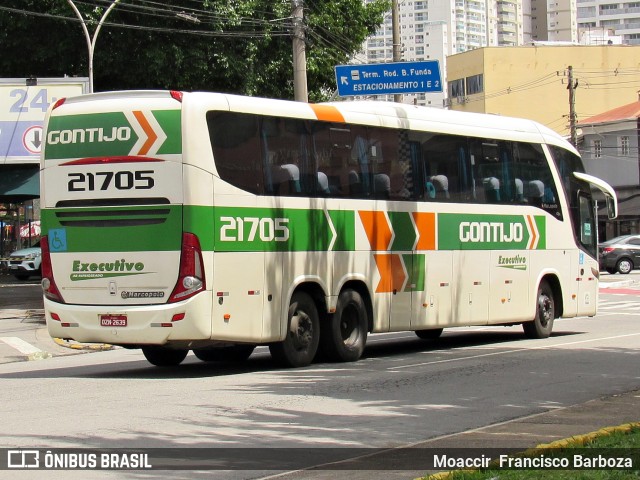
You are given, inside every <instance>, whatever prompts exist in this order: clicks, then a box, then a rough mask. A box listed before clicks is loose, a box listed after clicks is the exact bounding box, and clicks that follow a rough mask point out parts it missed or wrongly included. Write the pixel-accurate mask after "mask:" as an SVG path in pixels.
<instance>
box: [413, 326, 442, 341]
mask: <svg viewBox="0 0 640 480" xmlns="http://www.w3.org/2000/svg"><path fill="white" fill-rule="evenodd" d="M442 330H443V329H442V328H431V329H429V330H416V331H415V334H416V335H417V336H418V338H421V339H422V340H435V339H436V338H440V335H442Z"/></svg>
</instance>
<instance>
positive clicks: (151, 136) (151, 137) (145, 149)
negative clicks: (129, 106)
mask: <svg viewBox="0 0 640 480" xmlns="http://www.w3.org/2000/svg"><path fill="white" fill-rule="evenodd" d="M133 115H134V116H135V117H136V120H138V123H139V124H140V126H141V127H142V129H143V130H144V133H146V134H147V141H146V142H144V145H142V148H141V149H140V151H139V152H138V155H146V154H147V153H149V150H150V149H151V146H152V145H153V144H154V143H155V141H156V140H157V139H158V135H156V132H155V131H154V130H153V128H151V125H149V122H148V121H147V119H146V118H145V116H144V114H143V113H142V112H141V111H134V112H133Z"/></svg>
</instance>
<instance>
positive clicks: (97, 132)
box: [45, 110, 182, 160]
mask: <svg viewBox="0 0 640 480" xmlns="http://www.w3.org/2000/svg"><path fill="white" fill-rule="evenodd" d="M137 114H138V115H139V116H140V120H141V121H143V123H140V120H139V119H136V116H135V115H134V114H133V112H132V113H131V115H130V116H129V118H131V119H132V121H134V122H135V123H136V125H135V126H134V125H132V124H131V123H130V122H129V120H128V119H127V116H126V115H125V114H124V113H123V112H106V113H91V114H82V115H60V116H51V118H50V120H49V124H48V130H47V138H46V148H45V160H54V159H67V158H83V157H86V158H93V157H108V156H128V155H145V154H146V151H145V150H147V149H146V148H144V149H142V150H140V149H139V148H138V147H136V148H135V151H134V146H135V145H136V142H138V140H140V136H138V134H137V133H136V131H138V132H141V131H142V132H144V133H143V135H144V136H145V137H143V139H142V140H143V141H142V142H141V144H140V145H146V142H147V141H148V140H153V139H154V138H155V139H156V141H158V142H159V141H162V137H163V136H164V135H166V139H164V141H162V144H161V145H156V143H155V141H152V142H151V145H152V146H157V147H158V150H157V154H158V155H168V154H179V153H182V135H181V111H180V110H156V111H152V112H151V114H152V116H153V118H149V117H150V115H149V112H144V111H143V112H137ZM154 119H155V122H157V125H154V123H155V122H153V121H152V120H154ZM158 126H159V128H160V130H161V131H158ZM148 129H151V130H148Z"/></svg>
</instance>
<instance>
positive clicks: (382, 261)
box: [373, 253, 407, 293]
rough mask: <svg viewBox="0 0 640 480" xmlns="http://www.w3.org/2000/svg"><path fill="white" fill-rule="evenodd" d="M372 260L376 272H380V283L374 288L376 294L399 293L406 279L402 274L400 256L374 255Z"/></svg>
mask: <svg viewBox="0 0 640 480" xmlns="http://www.w3.org/2000/svg"><path fill="white" fill-rule="evenodd" d="M373 258H374V260H375V261H376V266H377V267H378V272H380V282H378V286H377V287H376V293H388V292H393V291H394V290H396V291H401V290H402V288H403V287H404V284H405V281H406V279H407V276H406V275H405V273H404V268H403V263H402V256H401V255H393V254H388V253H374V254H373Z"/></svg>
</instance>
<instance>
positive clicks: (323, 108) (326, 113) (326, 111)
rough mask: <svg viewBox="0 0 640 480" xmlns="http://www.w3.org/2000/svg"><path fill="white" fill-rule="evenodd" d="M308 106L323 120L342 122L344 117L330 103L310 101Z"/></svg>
mask: <svg viewBox="0 0 640 480" xmlns="http://www.w3.org/2000/svg"><path fill="white" fill-rule="evenodd" d="M309 106H310V107H311V109H312V110H313V111H314V113H315V114H316V117H317V118H318V120H322V121H324V122H337V123H344V117H343V116H342V114H341V113H340V111H339V110H338V109H337V108H336V107H332V106H330V105H318V104H315V103H310V104H309Z"/></svg>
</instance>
